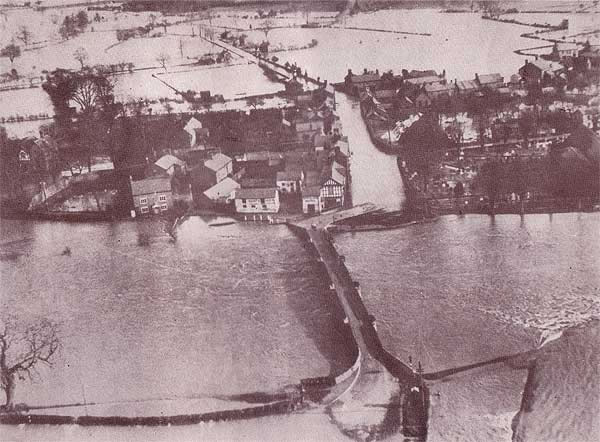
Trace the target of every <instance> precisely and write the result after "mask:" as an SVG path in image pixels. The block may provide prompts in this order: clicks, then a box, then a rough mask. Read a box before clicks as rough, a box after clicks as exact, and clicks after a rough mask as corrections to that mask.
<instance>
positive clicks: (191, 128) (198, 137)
mask: <svg viewBox="0 0 600 442" xmlns="http://www.w3.org/2000/svg"><path fill="white" fill-rule="evenodd" d="M183 130H184V131H186V132H187V134H188V135H189V140H190V145H189V147H190V149H194V150H196V149H199V150H203V149H205V148H206V142H207V140H208V137H209V136H210V132H209V130H208V129H206V128H204V127H202V123H201V122H200V121H198V120H197V119H196V118H194V117H192V118H190V120H189V121H188V122H187V123H186V125H185V126H184V128H183Z"/></svg>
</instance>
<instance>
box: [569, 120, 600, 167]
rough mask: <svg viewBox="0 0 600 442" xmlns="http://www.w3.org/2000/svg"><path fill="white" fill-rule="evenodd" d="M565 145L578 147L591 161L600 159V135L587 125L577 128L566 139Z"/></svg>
mask: <svg viewBox="0 0 600 442" xmlns="http://www.w3.org/2000/svg"><path fill="white" fill-rule="evenodd" d="M563 146H564V147H566V148H569V147H572V148H575V149H577V150H578V151H580V152H581V153H583V154H584V155H585V156H586V157H587V158H588V159H589V160H590V161H600V137H598V135H596V134H595V133H594V132H593V131H592V130H591V129H588V128H587V127H585V126H580V127H578V128H577V129H575V130H574V131H573V132H572V133H571V135H569V136H568V137H567V139H566V140H565V141H564V143H563Z"/></svg>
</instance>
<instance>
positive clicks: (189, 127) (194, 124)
mask: <svg viewBox="0 0 600 442" xmlns="http://www.w3.org/2000/svg"><path fill="white" fill-rule="evenodd" d="M183 129H184V130H185V131H186V132H191V131H193V130H196V129H202V123H201V122H200V121H198V120H197V119H196V118H194V117H192V118H190V120H189V121H188V122H187V123H186V125H185V126H184V128H183Z"/></svg>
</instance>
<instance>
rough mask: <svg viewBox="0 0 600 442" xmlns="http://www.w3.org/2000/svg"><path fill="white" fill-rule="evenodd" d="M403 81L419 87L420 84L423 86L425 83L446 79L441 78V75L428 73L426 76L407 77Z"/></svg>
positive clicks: (434, 82)
mask: <svg viewBox="0 0 600 442" xmlns="http://www.w3.org/2000/svg"><path fill="white" fill-rule="evenodd" d="M404 81H405V83H407V84H410V85H413V86H418V87H421V86H425V85H427V84H438V83H445V82H446V79H445V78H442V77H438V76H437V75H430V76H426V77H416V78H407V79H406V80H404Z"/></svg>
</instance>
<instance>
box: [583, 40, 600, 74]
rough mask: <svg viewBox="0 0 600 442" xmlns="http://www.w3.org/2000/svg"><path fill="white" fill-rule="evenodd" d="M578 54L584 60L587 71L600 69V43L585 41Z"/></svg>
mask: <svg viewBox="0 0 600 442" xmlns="http://www.w3.org/2000/svg"><path fill="white" fill-rule="evenodd" d="M579 56H580V57H581V58H583V60H584V61H585V65H586V69H587V70H588V71H600V45H590V44H589V43H586V44H585V45H584V47H583V48H582V50H581V52H580V53H579Z"/></svg>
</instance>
